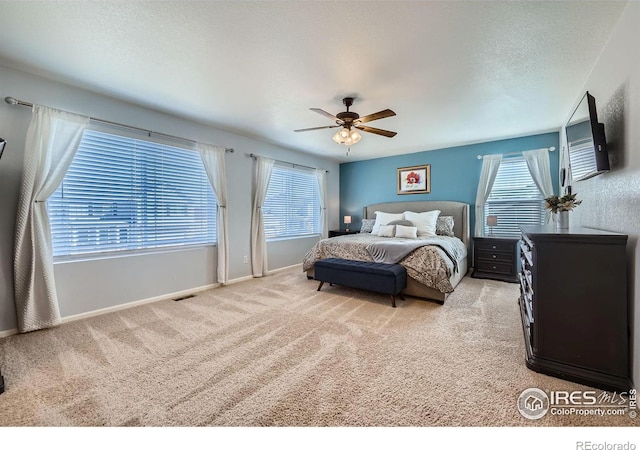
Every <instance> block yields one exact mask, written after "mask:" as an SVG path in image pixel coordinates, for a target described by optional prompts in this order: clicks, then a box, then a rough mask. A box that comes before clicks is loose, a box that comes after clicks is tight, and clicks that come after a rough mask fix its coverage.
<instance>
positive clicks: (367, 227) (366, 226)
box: [360, 219, 376, 233]
mask: <svg viewBox="0 0 640 450" xmlns="http://www.w3.org/2000/svg"><path fill="white" fill-rule="evenodd" d="M374 223H376V219H362V226H361V227H360V233H371V231H372V230H373V224H374Z"/></svg>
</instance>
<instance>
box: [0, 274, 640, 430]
mask: <svg viewBox="0 0 640 450" xmlns="http://www.w3.org/2000/svg"><path fill="white" fill-rule="evenodd" d="M316 287H317V283H316V282H315V281H308V280H307V279H306V277H305V275H304V274H303V273H302V272H301V270H300V269H291V270H286V271H282V272H279V273H276V274H274V275H271V276H268V277H266V278H262V279H255V280H251V281H247V282H243V283H238V284H235V285H231V286H226V287H222V288H218V289H213V290H210V291H206V292H203V293H201V294H199V295H197V296H196V297H194V298H190V299H187V300H183V301H179V302H175V301H171V300H167V301H162V302H157V303H153V304H148V305H145V306H140V307H136V308H131V309H128V310H125V311H121V312H115V313H110V314H106V315H102V316H98V317H94V318H90V319H86V320H81V321H76V322H71V323H68V324H65V325H62V326H60V327H58V328H56V329H51V330H44V331H38V332H34V333H30V334H25V335H17V336H11V337H8V338H5V339H2V340H0V367H2V372H3V375H4V376H5V379H6V383H7V392H6V393H4V394H2V395H0V411H1V412H2V413H1V414H0V425H4V426H7V425H38V426H63V425H64V426H75V425H82V426H102V425H109V426H420V427H427V426H566V425H571V426H579V425H589V426H591V425H597V426H604V425H606V426H634V425H637V423H636V422H635V421H634V420H632V419H630V418H629V417H628V415H627V416H624V417H581V416H576V415H570V416H552V415H551V414H547V415H546V416H545V417H544V418H542V419H540V420H537V421H533V420H528V419H525V418H523V417H522V416H521V415H520V414H519V413H518V411H517V409H516V399H517V397H518V395H519V394H520V393H521V392H522V391H523V390H524V389H526V388H529V387H538V388H541V389H554V390H560V389H562V390H570V391H571V390H576V389H588V388H586V387H584V386H580V385H578V384H574V383H570V382H565V381H562V380H558V379H555V378H551V377H547V376H544V375H540V374H537V373H534V372H532V371H530V370H528V369H527V368H526V367H525V365H524V345H523V337H522V331H521V329H520V319H519V315H518V314H519V313H518V306H517V303H516V297H517V285H513V284H506V283H501V282H497V281H491V280H486V281H485V280H476V279H471V278H468V277H467V278H465V279H464V280H463V281H462V283H461V284H460V285H459V286H458V288H457V289H456V291H455V292H454V293H453V294H452V295H451V296H450V298H449V299H448V301H447V302H446V303H445V305H443V306H440V305H438V304H435V303H431V302H427V301H424V300H418V299H415V298H407V301H399V302H398V307H397V308H395V309H394V308H391V306H390V302H389V299H388V297H387V296H384V295H377V294H371V293H366V292H361V291H357V290H352V289H347V288H339V287H335V286H334V287H329V286H326V287H323V290H322V291H321V292H316Z"/></svg>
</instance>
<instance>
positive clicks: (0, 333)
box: [0, 328, 18, 338]
mask: <svg viewBox="0 0 640 450" xmlns="http://www.w3.org/2000/svg"><path fill="white" fill-rule="evenodd" d="M14 334H18V329H17V328H14V329H12V330H4V331H0V338H3V337H7V336H13V335H14Z"/></svg>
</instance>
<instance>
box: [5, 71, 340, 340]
mask: <svg viewBox="0 0 640 450" xmlns="http://www.w3.org/2000/svg"><path fill="white" fill-rule="evenodd" d="M0 89H1V90H2V91H1V92H0V96H1V98H2V99H4V97H7V96H11V97H15V98H18V99H20V100H24V101H28V102H32V103H38V104H43V105H47V106H51V107H54V108H58V109H63V110H67V111H72V112H76V113H79V114H84V115H88V116H92V117H96V118H100V119H105V120H110V121H114V122H118V123H123V124H127V125H132V126H136V127H140V128H144V129H150V130H153V131H158V132H163V133H167V134H172V135H176V136H182V137H185V138H189V139H192V140H197V141H201V142H207V143H211V144H216V145H223V146H225V147H233V148H234V149H235V153H233V154H229V153H228V154H227V157H226V164H227V177H228V180H227V191H228V196H229V199H228V209H227V211H228V214H229V227H230V230H229V241H230V246H229V253H230V262H229V277H230V278H231V279H238V278H243V277H246V276H250V275H251V266H250V264H244V263H243V257H244V256H245V255H246V256H250V224H251V198H250V197H251V187H250V182H249V183H247V174H249V177H250V174H251V173H252V172H251V170H252V163H253V161H252V159H251V158H249V157H248V154H249V153H257V154H260V155H264V156H268V157H271V158H275V159H279V160H283V161H289V162H292V163H296V164H301V165H306V166H311V167H318V168H323V169H327V170H329V171H330V172H329V174H328V178H327V181H328V182H327V185H328V191H329V199H328V213H329V214H328V215H329V226H330V228H336V227H338V226H339V219H338V214H339V212H338V206H339V205H338V203H339V165H338V164H337V163H335V162H332V161H329V160H326V159H323V158H319V157H314V156H311V155H307V154H304V153H301V152H297V151H294V150H290V149H285V148H282V147H278V146H275V145H272V144H268V143H263V142H260V141H257V140H255V139H251V138H248V137H244V136H240V135H237V134H234V133H230V132H226V131H222V130H219V129H216V128H213V127H211V126H207V125H204V124H200V123H196V122H194V121H190V120H186V119H183V118H178V117H175V116H171V115H168V114H164V113H161V112H157V111H154V110H151V109H148V108H144V107H141V106H137V105H134V104H131V103H127V102H124V101H120V100H116V99H114V98H110V97H107V96H103V95H99V94H95V93H93V92H89V91H86V90H83V89H79V88H76V87H73V86H69V85H65V84H62V83H58V82H56V81H52V80H48V79H45V78H42V77H38V76H34V75H30V74H27V73H24V72H19V71H16V70H13V69H9V68H6V67H2V66H0ZM30 119H31V110H30V108H25V107H20V106H10V105H8V104H6V103H5V102H4V101H1V102H0V137H3V138H5V139H6V140H7V147H6V149H5V152H4V155H3V157H2V159H1V160H0V333H1V332H3V331H7V330H12V329H15V328H17V325H16V316H15V306H14V301H13V241H14V228H15V212H16V205H17V198H18V190H19V185H20V179H21V175H22V166H23V157H24V153H23V149H24V141H25V136H26V131H27V127H28V125H29V121H30ZM330 144H331V143H328V145H330ZM249 179H250V178H249ZM315 241H316V239H293V240H285V241H277V242H271V243H269V244H268V247H267V251H268V258H269V270H274V269H277V268H280V267H286V266H290V265H293V264H297V263H300V262H301V261H302V257H303V256H304V254H305V252H306V251H307V250H308V249H309V248H311V246H312V245H313V243H315ZM215 255H216V252H215V248H213V247H204V248H198V249H190V250H181V251H169V252H163V253H159V254H153V255H149V254H144V255H139V256H130V257H120V258H109V259H102V260H92V261H83V262H73V263H60V264H56V266H55V276H56V282H57V287H58V294H59V302H60V310H61V313H62V315H63V317H66V316H70V315H76V314H81V313H85V312H90V311H94V310H97V309H102V308H107V307H111V306H116V305H121V304H124V303H128V302H132V301H136V300H143V299H146V298H152V297H157V296H160V295H164V294H170V293H173V292H180V291H184V290H188V289H193V288H198V287H202V286H207V285H210V284H213V283H215V282H216V277H215V272H216V257H215ZM249 260H250V258H249ZM302 276H304V275H303V274H302V271H301V277H302Z"/></svg>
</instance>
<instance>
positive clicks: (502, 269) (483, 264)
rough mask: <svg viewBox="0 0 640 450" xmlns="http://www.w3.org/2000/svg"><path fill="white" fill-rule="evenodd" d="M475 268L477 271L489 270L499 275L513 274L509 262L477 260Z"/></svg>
mask: <svg viewBox="0 0 640 450" xmlns="http://www.w3.org/2000/svg"><path fill="white" fill-rule="evenodd" d="M476 270H477V271H478V272H489V273H495V274H501V275H512V276H513V275H515V274H514V267H513V264H510V263H500V262H492V261H478V265H477V267H476Z"/></svg>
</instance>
